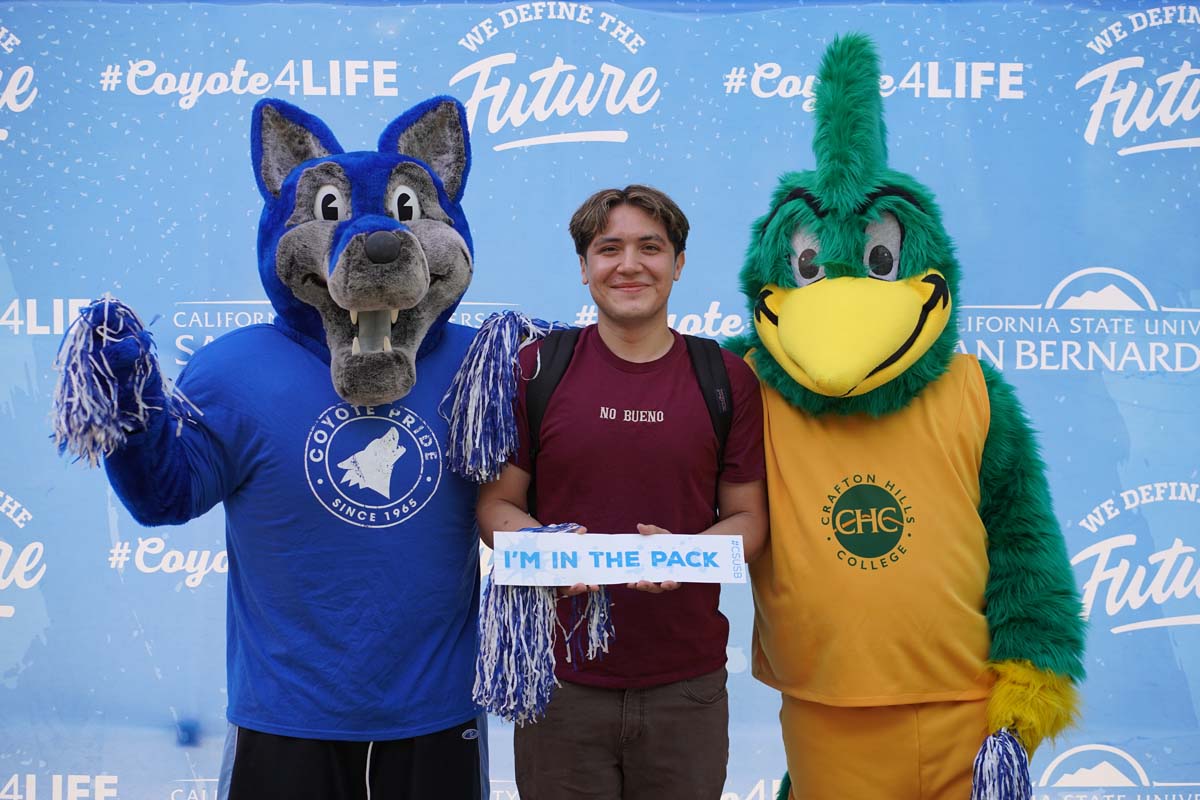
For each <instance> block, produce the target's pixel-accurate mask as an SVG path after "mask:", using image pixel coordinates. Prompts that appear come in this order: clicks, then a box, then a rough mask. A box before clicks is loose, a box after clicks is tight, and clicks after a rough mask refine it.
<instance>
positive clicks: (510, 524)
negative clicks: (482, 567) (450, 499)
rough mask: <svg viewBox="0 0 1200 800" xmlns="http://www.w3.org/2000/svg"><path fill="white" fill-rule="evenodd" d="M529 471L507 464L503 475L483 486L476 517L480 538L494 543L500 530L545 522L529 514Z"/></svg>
mask: <svg viewBox="0 0 1200 800" xmlns="http://www.w3.org/2000/svg"><path fill="white" fill-rule="evenodd" d="M528 496H529V473H528V472H526V471H525V470H523V469H521V468H520V467H518V466H516V465H515V464H505V465H504V469H503V470H501V472H500V477H499V478H497V479H496V480H494V481H492V482H491V483H485V484H484V485H483V486H480V487H479V500H478V502H477V503H476V505H475V517H476V520H477V521H478V522H479V538H480V539H482V540H483V543H484V544H486V545H487V546H488V547H492V546H493V544H492V538H493V534H494V533H495V532H496V531H519V530H521V529H522V528H540V527H542V523H540V522H538V521H537V520H536V519H534V518H533V517H531V516H529V510H528V508H527V506H528V504H529V500H528Z"/></svg>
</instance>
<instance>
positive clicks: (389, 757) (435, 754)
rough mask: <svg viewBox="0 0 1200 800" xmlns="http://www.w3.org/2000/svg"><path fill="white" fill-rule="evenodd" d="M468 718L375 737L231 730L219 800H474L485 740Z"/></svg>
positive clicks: (477, 797) (479, 788) (478, 792)
mask: <svg viewBox="0 0 1200 800" xmlns="http://www.w3.org/2000/svg"><path fill="white" fill-rule="evenodd" d="M478 726H479V722H478V721H477V720H471V721H470V722H464V723H463V724H462V725H456V726H454V727H453V728H448V729H446V730H444V731H437V732H435V733H427V734H425V735H424V736H414V737H413V738H411V739H392V740H388V741H380V742H340V741H330V740H325V739H295V738H292V737H290V736H276V735H275V734H271V733H261V732H259V731H252V730H250V729H249V728H233V730H232V732H231V735H232V736H236V741H235V742H233V743H231V744H232V745H233V746H232V748H229V747H228V746H227V751H228V750H229V749H232V753H233V763H232V768H231V767H230V765H228V764H226V765H224V767H223V769H222V774H223V775H224V774H228V775H229V779H228V785H227V786H224V787H222V789H223V790H226V791H223V792H222V794H221V798H222V800H225V798H228V800H275V798H279V800H430V799H431V798H438V799H439V800H480V795H481V793H482V784H483V776H482V773H481V769H482V766H481V765H482V764H483V763H486V756H484V755H483V754H482V753H481V747H482V746H483V744H482V742H483V738H482V736H481V733H482V732H481V731H480V729H479V727H478Z"/></svg>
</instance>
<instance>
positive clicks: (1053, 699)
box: [987, 661, 1079, 758]
mask: <svg viewBox="0 0 1200 800" xmlns="http://www.w3.org/2000/svg"><path fill="white" fill-rule="evenodd" d="M990 666H991V669H992V672H993V673H995V675H996V684H995V685H994V686H993V687H992V695H991V699H989V700H988V708H987V724H988V731H989V732H991V733H995V732H996V731H998V730H1000V729H1001V728H1008V729H1009V730H1010V731H1014V732H1015V733H1016V734H1017V735H1018V736H1019V737H1020V738H1021V743H1022V744H1024V745H1025V749H1026V751H1027V752H1028V754H1029V757H1030V758H1032V757H1033V751H1034V750H1036V749H1037V747H1038V745H1039V744H1041V743H1042V739H1045V738H1047V737H1053V736H1057V735H1058V734H1059V733H1060V732H1061V731H1062V730H1063V729H1064V728H1066V727H1067V726H1068V725H1070V724H1071V723H1072V722H1074V720H1075V714H1076V711H1077V709H1078V704H1079V698H1078V695H1077V694H1076V692H1075V685H1074V684H1073V683H1071V679H1070V678H1065V677H1063V676H1062V675H1058V674H1056V673H1053V672H1047V671H1046V670H1041V669H1038V668H1037V667H1035V666H1034V665H1033V664H1032V663H1030V662H1028V661H995V662H992V664H991V665H990Z"/></svg>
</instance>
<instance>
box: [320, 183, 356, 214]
mask: <svg viewBox="0 0 1200 800" xmlns="http://www.w3.org/2000/svg"><path fill="white" fill-rule="evenodd" d="M313 216H314V217H315V218H317V219H322V220H325V221H327V222H340V221H341V220H344V219H349V218H350V205H349V204H348V203H347V202H346V199H345V198H344V197H342V190H341V189H339V188H338V187H336V186H333V185H332V184H326V185H324V186H322V187H321V188H320V189H317V196H316V199H315V200H314V201H313Z"/></svg>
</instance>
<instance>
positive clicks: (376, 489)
mask: <svg viewBox="0 0 1200 800" xmlns="http://www.w3.org/2000/svg"><path fill="white" fill-rule="evenodd" d="M304 471H305V474H306V475H307V477H308V486H309V488H310V489H312V493H313V494H314V495H315V496H316V498H317V499H318V500H320V501H321V505H323V506H325V509H326V510H327V511H328V512H329V513H330V514H333V515H334V516H335V517H337V518H338V519H340V520H343V521H345V522H349V523H351V524H352V525H358V526H360V527H363V528H390V527H391V526H393V525H399V524H400V523H401V522H404V521H405V520H407V519H409V518H410V517H412V516H413V515H414V514H416V513H417V512H418V511H420V510H421V508H422V507H423V506H424V505H425V504H426V503H428V502H429V500H430V498H432V497H433V495H434V494H435V493H436V492H437V488H438V484H439V483H440V482H441V478H442V449H441V446H440V445H439V444H438V441H437V437H436V436H434V435H433V431H432V430H430V428H429V426H428V425H426V424H425V420H423V419H421V417H420V416H418V415H417V414H416V413H415V412H413V411H411V410H409V409H407V408H405V407H404V406H400V405H391V406H387V407H383V408H365V407H362V406H352V405H349V404H348V403H338V404H337V405H334V406H330V407H329V408H327V409H325V410H324V411H323V412H321V414H320V416H318V417H317V421H316V423H314V424H313V426H312V430H310V431H309V432H308V440H307V441H306V442H305V443H304Z"/></svg>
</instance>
